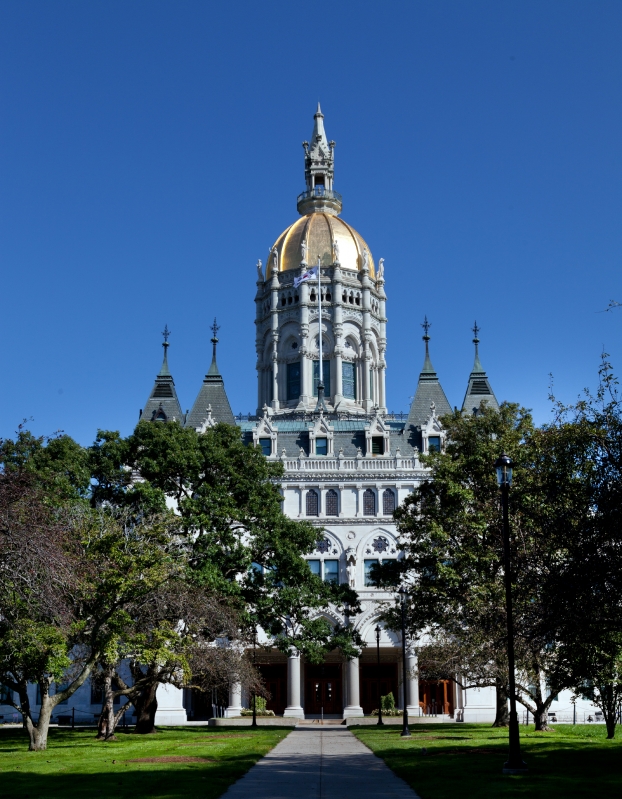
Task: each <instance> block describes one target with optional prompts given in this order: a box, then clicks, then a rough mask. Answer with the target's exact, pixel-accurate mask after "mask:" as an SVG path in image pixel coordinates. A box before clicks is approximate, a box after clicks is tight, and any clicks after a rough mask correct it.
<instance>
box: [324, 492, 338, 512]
mask: <svg viewBox="0 0 622 799" xmlns="http://www.w3.org/2000/svg"><path fill="white" fill-rule="evenodd" d="M326 515H327V516H339V497H338V496H337V492H336V491H334V490H333V489H332V488H331V489H330V491H327V492H326Z"/></svg>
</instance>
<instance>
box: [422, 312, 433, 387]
mask: <svg viewBox="0 0 622 799" xmlns="http://www.w3.org/2000/svg"><path fill="white" fill-rule="evenodd" d="M421 327H422V328H423V330H424V334H423V336H422V338H423V340H424V341H425V359H424V361H423V369H422V370H421V376H424V375H429V376H432V375H433V376H434V379H436V372H435V371H434V367H433V366H432V361H431V359H430V336H429V332H428V331H429V330H430V328H431V327H432V323H431V322H428V317H427V316H424V318H423V322H422V323H421Z"/></svg>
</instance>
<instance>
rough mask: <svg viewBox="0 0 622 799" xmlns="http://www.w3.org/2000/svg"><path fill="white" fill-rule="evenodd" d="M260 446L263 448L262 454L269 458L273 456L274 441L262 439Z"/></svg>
mask: <svg viewBox="0 0 622 799" xmlns="http://www.w3.org/2000/svg"><path fill="white" fill-rule="evenodd" d="M259 446H260V447H261V454H262V455H265V456H266V458H269V457H270V455H272V440H271V439H270V438H260V439H259Z"/></svg>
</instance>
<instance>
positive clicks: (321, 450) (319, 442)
mask: <svg viewBox="0 0 622 799" xmlns="http://www.w3.org/2000/svg"><path fill="white" fill-rule="evenodd" d="M315 454H316V455H328V439H327V438H316V439H315Z"/></svg>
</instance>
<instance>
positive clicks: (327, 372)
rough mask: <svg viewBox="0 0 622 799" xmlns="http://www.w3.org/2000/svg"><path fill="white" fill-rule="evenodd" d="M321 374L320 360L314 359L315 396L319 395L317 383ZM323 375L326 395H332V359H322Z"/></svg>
mask: <svg viewBox="0 0 622 799" xmlns="http://www.w3.org/2000/svg"><path fill="white" fill-rule="evenodd" d="M319 375H320V362H319V361H313V396H314V397H317V384H318V378H319ZM322 376H323V378H324V396H325V397H330V361H327V360H323V361H322Z"/></svg>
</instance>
